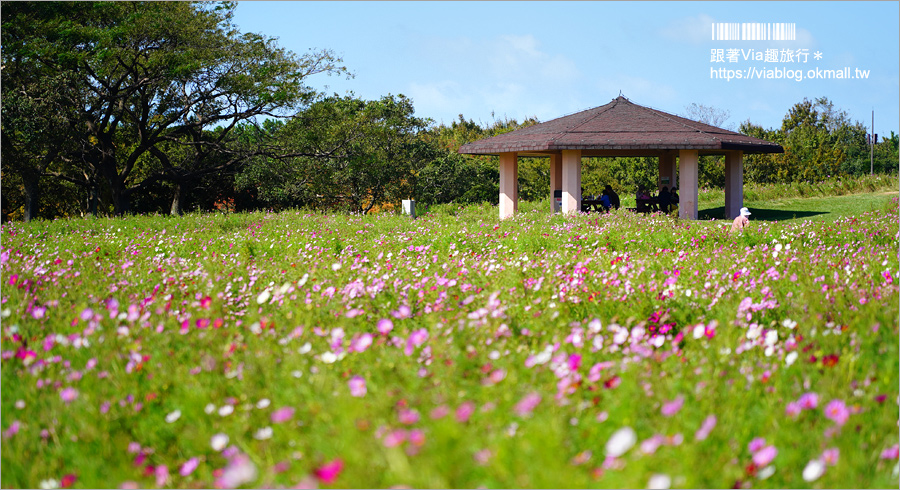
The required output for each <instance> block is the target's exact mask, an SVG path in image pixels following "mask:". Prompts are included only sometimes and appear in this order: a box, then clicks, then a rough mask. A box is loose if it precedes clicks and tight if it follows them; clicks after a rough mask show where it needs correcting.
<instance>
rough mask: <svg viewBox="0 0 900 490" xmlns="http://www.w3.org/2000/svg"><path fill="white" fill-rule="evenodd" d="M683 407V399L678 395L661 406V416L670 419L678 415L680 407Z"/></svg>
mask: <svg viewBox="0 0 900 490" xmlns="http://www.w3.org/2000/svg"><path fill="white" fill-rule="evenodd" d="M682 405H684V397H683V396H681V395H678V396H677V397H676V398H675V399H674V400H672V401H670V402H666V403H664V404H663V406H662V410H661V411H662V414H663V415H664V416H666V417H671V416H672V415H675V414H676V413H678V411H679V410H681V406H682Z"/></svg>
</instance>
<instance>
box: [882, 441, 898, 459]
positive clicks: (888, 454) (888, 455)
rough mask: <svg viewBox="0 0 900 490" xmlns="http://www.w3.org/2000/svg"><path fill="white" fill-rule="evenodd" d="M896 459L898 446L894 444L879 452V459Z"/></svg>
mask: <svg viewBox="0 0 900 490" xmlns="http://www.w3.org/2000/svg"><path fill="white" fill-rule="evenodd" d="M898 457H900V444H894V445H893V446H891V447H889V448H887V449H885V450H884V451H881V459H897V458H898Z"/></svg>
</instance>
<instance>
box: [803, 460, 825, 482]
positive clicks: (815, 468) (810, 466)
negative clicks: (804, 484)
mask: <svg viewBox="0 0 900 490" xmlns="http://www.w3.org/2000/svg"><path fill="white" fill-rule="evenodd" d="M824 473H825V463H823V462H822V461H821V460H819V459H814V460H812V461H810V462H809V463H807V464H806V468H803V479H804V480H805V481H816V480H818V479H819V477H820V476H822V475H823V474H824Z"/></svg>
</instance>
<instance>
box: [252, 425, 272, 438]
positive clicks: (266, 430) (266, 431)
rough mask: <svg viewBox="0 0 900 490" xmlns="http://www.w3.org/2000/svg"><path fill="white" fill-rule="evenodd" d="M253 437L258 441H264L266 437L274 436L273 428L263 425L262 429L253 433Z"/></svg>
mask: <svg viewBox="0 0 900 490" xmlns="http://www.w3.org/2000/svg"><path fill="white" fill-rule="evenodd" d="M253 438H254V439H256V440H257V441H264V440H266V439H271V438H272V428H271V427H263V428H262V429H259V430H257V431H256V432H254V433H253Z"/></svg>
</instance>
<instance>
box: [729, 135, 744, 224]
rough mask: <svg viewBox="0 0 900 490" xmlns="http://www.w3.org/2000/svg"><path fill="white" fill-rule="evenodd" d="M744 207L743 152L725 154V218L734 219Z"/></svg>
mask: <svg viewBox="0 0 900 490" xmlns="http://www.w3.org/2000/svg"><path fill="white" fill-rule="evenodd" d="M742 207H744V152H742V151H729V152H728V153H726V154H725V218H726V219H734V218H735V217H737V215H738V214H739V213H740V212H741V208H742Z"/></svg>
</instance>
